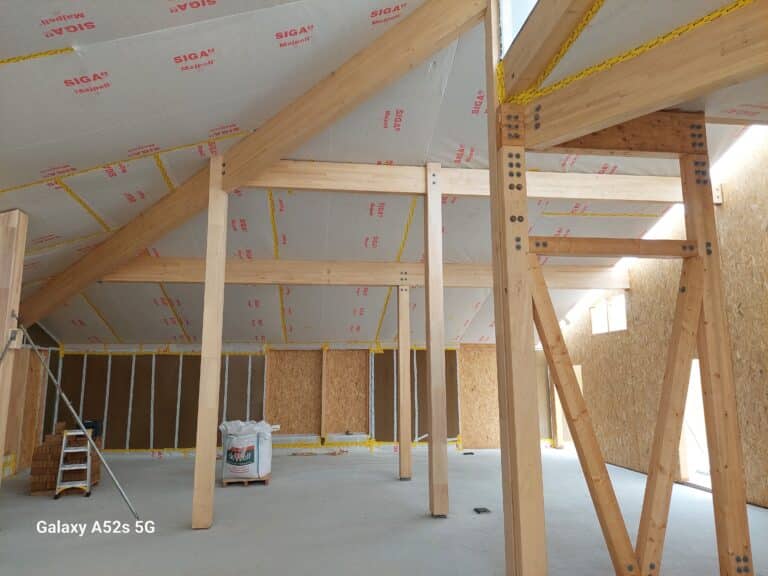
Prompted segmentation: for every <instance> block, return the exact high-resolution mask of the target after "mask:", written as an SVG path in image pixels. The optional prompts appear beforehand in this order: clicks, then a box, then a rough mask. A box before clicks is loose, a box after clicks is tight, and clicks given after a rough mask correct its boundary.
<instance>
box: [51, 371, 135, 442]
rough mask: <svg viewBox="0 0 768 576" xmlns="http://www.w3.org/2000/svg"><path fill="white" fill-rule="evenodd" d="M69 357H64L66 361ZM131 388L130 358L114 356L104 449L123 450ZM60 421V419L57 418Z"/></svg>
mask: <svg viewBox="0 0 768 576" xmlns="http://www.w3.org/2000/svg"><path fill="white" fill-rule="evenodd" d="M67 358H69V356H64V361H65V365H66V360H67ZM130 387H131V357H130V356H114V357H113V358H112V374H111V378H110V383H109V407H108V411H107V422H106V426H107V433H106V434H105V435H104V436H105V438H104V441H105V445H104V446H105V448H114V449H121V450H122V449H125V432H126V425H127V423H128V398H129V397H130ZM59 420H61V418H59Z"/></svg>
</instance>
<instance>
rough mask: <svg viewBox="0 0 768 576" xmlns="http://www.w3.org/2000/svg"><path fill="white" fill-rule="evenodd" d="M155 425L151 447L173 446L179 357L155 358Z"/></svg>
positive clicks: (160, 448) (159, 448)
mask: <svg viewBox="0 0 768 576" xmlns="http://www.w3.org/2000/svg"><path fill="white" fill-rule="evenodd" d="M155 362H156V364H155V426H154V438H153V447H154V448H155V449H158V450H162V449H163V448H173V444H174V441H175V435H176V395H177V390H178V387H179V357H178V356H157V357H156V359H155Z"/></svg>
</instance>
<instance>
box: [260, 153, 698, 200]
mask: <svg viewBox="0 0 768 576" xmlns="http://www.w3.org/2000/svg"><path fill="white" fill-rule="evenodd" d="M425 170H426V168H424V167H421V166H387V165H377V164H345V163H340V162H306V161H302V160H281V161H280V162H277V163H276V164H273V165H272V167H271V168H269V169H267V170H265V171H264V172H261V173H259V174H258V175H256V176H254V177H253V178H251V179H249V180H248V182H247V183H246V184H245V186H247V187H249V188H259V189H262V188H264V189H284V190H303V191H312V192H320V191H322V192H347V193H363V194H399V195H414V196H423V195H424V194H426V183H425V182H426V181H425V176H424V172H425ZM442 174H443V178H442V180H443V185H442V186H441V187H440V189H441V191H442V194H443V196H476V197H488V196H489V195H490V188H489V184H488V182H489V181H488V170H484V169H469V168H443V169H442ZM528 197H529V198H568V199H574V200H623V201H629V202H682V199H683V193H682V189H681V188H680V178H678V177H676V176H635V175H631V174H580V173H577V172H537V171H533V172H530V173H529V174H528Z"/></svg>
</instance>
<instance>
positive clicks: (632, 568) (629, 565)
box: [627, 564, 635, 572]
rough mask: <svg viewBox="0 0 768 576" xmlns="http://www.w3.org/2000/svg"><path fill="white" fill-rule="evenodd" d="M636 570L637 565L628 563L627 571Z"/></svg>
mask: <svg viewBox="0 0 768 576" xmlns="http://www.w3.org/2000/svg"><path fill="white" fill-rule="evenodd" d="M634 571H635V567H634V566H633V565H632V564H628V565H627V572H634Z"/></svg>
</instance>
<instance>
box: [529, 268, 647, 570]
mask: <svg viewBox="0 0 768 576" xmlns="http://www.w3.org/2000/svg"><path fill="white" fill-rule="evenodd" d="M529 258H530V264H531V271H532V272H531V273H532V277H531V285H532V289H533V302H534V307H533V309H534V313H533V317H534V320H535V322H536V329H537V330H538V332H539V338H540V339H541V345H542V347H543V348H544V354H546V356H547V361H548V362H549V367H550V370H551V371H552V377H553V378H554V380H555V386H557V392H558V394H559V395H560V401H561V402H562V405H563V412H565V417H566V420H567V421H568V429H569V430H570V432H571V436H572V437H573V443H574V445H575V446H576V452H577V453H578V455H579V462H580V463H581V468H582V470H583V471H584V478H585V479H586V481H587V487H588V488H589V493H590V496H592V502H593V503H594V505H595V511H596V512H597V519H598V520H599V522H600V528H602V531H603V537H604V538H605V542H606V544H607V545H608V552H609V554H610V556H611V561H612V562H613V567H614V570H615V571H616V574H620V575H624V576H632V573H633V572H634V573H637V572H636V569H637V560H636V556H635V551H634V549H633V548H632V542H631V541H630V539H629V533H628V532H627V527H626V524H625V523H624V517H623V516H622V515H621V508H619V501H618V500H617V499H616V494H615V492H614V491H613V485H612V484H611V478H610V476H608V468H607V467H606V465H605V460H604V459H603V455H602V453H601V451H600V444H599V443H598V441H597V435H596V434H595V430H594V427H593V426H592V419H591V418H590V416H589V411H588V410H587V403H586V401H585V400H584V396H583V395H582V393H581V388H580V387H579V381H578V379H577V378H576V371H575V370H574V368H573V363H572V362H571V357H570V355H569V354H568V349H567V348H566V346H565V340H564V339H563V334H562V332H561V331H560V325H559V324H558V321H557V315H556V314H555V309H554V307H553V306H552V300H551V298H550V296H549V291H548V290H547V285H546V283H545V282H544V275H543V274H542V273H541V268H540V267H539V264H538V259H537V257H536V256H535V255H533V254H531V255H530V256H529Z"/></svg>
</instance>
